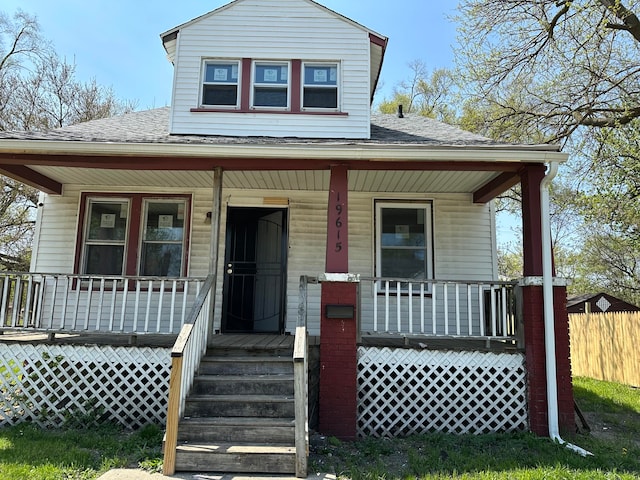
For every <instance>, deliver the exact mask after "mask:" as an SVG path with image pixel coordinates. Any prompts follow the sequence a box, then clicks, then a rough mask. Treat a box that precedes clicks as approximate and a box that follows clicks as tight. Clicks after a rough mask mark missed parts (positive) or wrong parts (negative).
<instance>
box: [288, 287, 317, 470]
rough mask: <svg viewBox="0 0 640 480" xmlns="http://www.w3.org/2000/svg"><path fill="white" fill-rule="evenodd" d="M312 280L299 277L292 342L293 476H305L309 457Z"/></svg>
mask: <svg viewBox="0 0 640 480" xmlns="http://www.w3.org/2000/svg"><path fill="white" fill-rule="evenodd" d="M313 280H315V279H310V278H309V277H306V276H304V275H303V276H301V277H300V291H299V297H298V323H297V326H296V336H295V340H294V344H293V384H294V399H295V400H294V408H295V447H296V477H298V478H307V470H308V458H309V373H308V360H307V358H308V355H307V350H308V343H309V342H308V337H307V284H308V283H309V282H310V281H313Z"/></svg>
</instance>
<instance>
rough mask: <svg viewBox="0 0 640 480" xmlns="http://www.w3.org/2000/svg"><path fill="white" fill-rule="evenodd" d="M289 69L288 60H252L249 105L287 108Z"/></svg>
mask: <svg viewBox="0 0 640 480" xmlns="http://www.w3.org/2000/svg"><path fill="white" fill-rule="evenodd" d="M289 71H290V68H289V63H288V62H254V64H253V99H252V103H251V105H252V106H253V107H257V108H261V107H266V108H288V107H289V78H290V77H289Z"/></svg>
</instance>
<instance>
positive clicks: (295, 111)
mask: <svg viewBox="0 0 640 480" xmlns="http://www.w3.org/2000/svg"><path fill="white" fill-rule="evenodd" d="M253 60H254V59H253V58H243V59H242V62H241V63H242V74H241V75H240V108H232V107H231V108H215V107H214V108H210V107H197V108H191V109H189V111H190V112H192V113H261V114H265V113H268V114H274V113H275V114H284V115H324V116H336V117H348V116H349V114H348V113H347V112H340V111H327V112H324V111H321V110H303V109H302V60H300V59H294V60H291V90H290V92H289V95H290V98H291V101H290V105H289V108H288V109H287V110H272V109H263V108H252V107H251V104H250V102H249V99H250V97H251V78H252V74H253V72H252V68H251V67H252V66H253V65H252V64H253Z"/></svg>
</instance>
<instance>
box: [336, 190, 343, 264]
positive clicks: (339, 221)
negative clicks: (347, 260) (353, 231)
mask: <svg viewBox="0 0 640 480" xmlns="http://www.w3.org/2000/svg"><path fill="white" fill-rule="evenodd" d="M335 208H336V213H337V214H338V216H337V217H336V248H335V251H336V252H340V251H342V240H341V239H340V235H341V233H342V211H343V207H342V204H341V203H340V192H338V194H337V195H336V206H335Z"/></svg>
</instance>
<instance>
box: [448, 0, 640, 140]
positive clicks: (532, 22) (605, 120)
mask: <svg viewBox="0 0 640 480" xmlns="http://www.w3.org/2000/svg"><path fill="white" fill-rule="evenodd" d="M638 10H640V2H638V1H637V0H627V1H625V0H582V1H571V0H536V1H531V0H462V1H461V2H460V4H459V12H460V13H459V15H458V17H457V20H458V22H459V43H460V45H461V46H460V47H459V49H458V51H457V52H456V53H457V59H458V61H459V63H460V67H461V68H460V71H461V72H462V74H463V75H464V76H465V79H466V81H467V83H468V84H469V90H470V91H473V92H474V95H475V96H476V97H477V98H481V99H483V100H484V101H490V102H492V103H494V104H495V105H497V106H499V107H500V108H503V109H504V111H503V114H505V113H508V116H509V117H510V118H511V119H512V121H513V122H515V123H518V124H520V125H521V126H527V125H537V128H539V129H542V130H543V131H544V132H545V134H546V140H547V141H554V142H557V141H564V140H566V139H567V138H568V137H569V136H570V135H571V134H572V133H573V132H574V131H575V130H576V129H577V128H579V127H582V126H585V127H612V126H617V125H624V124H627V123H629V122H630V121H632V120H633V119H634V118H637V117H640V63H638V58H639V56H640V21H639V20H638V17H637V15H636V13H635V12H636V11H638ZM513 84H517V88H511V86H512V85H513ZM513 91H518V92H520V93H519V95H520V101H519V102H518V103H517V104H516V106H517V108H512V107H513V105H514V103H513V102H509V101H507V100H508V98H507V95H508V94H509V92H513ZM541 126H542V127H541Z"/></svg>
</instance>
